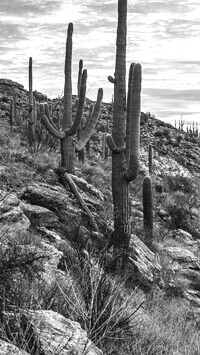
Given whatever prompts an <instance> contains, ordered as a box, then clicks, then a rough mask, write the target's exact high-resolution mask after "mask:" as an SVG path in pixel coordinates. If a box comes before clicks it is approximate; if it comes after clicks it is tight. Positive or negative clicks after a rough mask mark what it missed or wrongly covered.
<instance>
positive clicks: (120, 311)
mask: <svg viewBox="0 0 200 355" xmlns="http://www.w3.org/2000/svg"><path fill="white" fill-rule="evenodd" d="M65 272H66V273H67V275H68V278H67V279H68V282H67V284H65V285H64V284H63V282H62V281H61V282H60V281H59V280H58V282H57V295H58V299H59V298H60V300H61V302H60V301H59V303H58V302H57V301H56V300H57V297H55V298H54V302H52V303H51V306H50V307H51V309H53V310H55V309H57V311H58V307H60V309H59V313H61V314H63V315H64V316H65V317H68V318H70V319H72V320H75V321H78V322H79V323H80V324H81V326H82V328H83V329H85V330H86V331H87V334H88V337H89V339H91V340H92V341H93V342H94V343H95V345H97V346H98V347H99V348H100V349H102V350H103V352H104V353H109V354H110V353H112V352H111V351H110V349H112V348H113V347H115V346H116V345H117V346H121V345H120V344H123V343H126V341H127V340H128V339H129V338H130V334H132V333H131V329H132V328H133V327H134V326H135V322H134V318H135V316H136V314H137V311H138V310H139V309H140V307H141V305H142V300H141V294H139V291H137V290H135V289H134V290H132V292H131V293H130V294H129V295H125V293H124V285H125V283H126V276H124V277H123V278H120V277H111V276H108V275H107V274H106V272H105V271H104V269H103V267H102V263H101V260H99V259H98V260H96V261H95V260H94V259H91V258H90V256H89V255H88V258H83V257H82V256H81V257H80V256H79V259H78V261H77V259H76V263H73V265H71V266H70V265H67V264H66V269H65ZM70 280H71V281H70ZM58 291H59V292H60V295H59V292H58ZM108 348H109V350H108Z"/></svg>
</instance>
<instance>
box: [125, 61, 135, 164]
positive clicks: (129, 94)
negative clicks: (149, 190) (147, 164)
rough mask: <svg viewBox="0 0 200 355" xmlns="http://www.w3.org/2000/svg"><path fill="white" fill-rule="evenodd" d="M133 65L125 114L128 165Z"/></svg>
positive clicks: (131, 66)
mask: <svg viewBox="0 0 200 355" xmlns="http://www.w3.org/2000/svg"><path fill="white" fill-rule="evenodd" d="M134 65H135V63H131V65H130V69H129V79H128V93H127V113H126V159H127V163H128V164H129V159H130V127H131V90H132V85H133V74H134Z"/></svg>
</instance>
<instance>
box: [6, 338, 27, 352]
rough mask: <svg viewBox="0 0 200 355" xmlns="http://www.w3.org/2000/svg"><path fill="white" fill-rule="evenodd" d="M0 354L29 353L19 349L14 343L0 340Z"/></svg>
mask: <svg viewBox="0 0 200 355" xmlns="http://www.w3.org/2000/svg"><path fill="white" fill-rule="evenodd" d="M0 354H1V355H29V354H28V353H27V352H26V351H24V350H20V349H19V348H17V347H16V346H15V345H13V344H11V343H7V342H6V341H4V340H0Z"/></svg>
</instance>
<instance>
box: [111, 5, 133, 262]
mask: <svg viewBox="0 0 200 355" xmlns="http://www.w3.org/2000/svg"><path fill="white" fill-rule="evenodd" d="M126 21H127V0H119V1H118V27H117V49H116V63H115V80H114V107H113V132H112V137H113V140H114V142H115V145H116V147H117V149H118V151H115V150H113V151H112V195H113V205H114V234H115V238H114V247H115V255H116V254H119V253H122V260H121V262H122V264H124V263H126V261H127V256H128V246H129V240H130V226H129V220H130V215H129V202H128V183H127V181H126V179H125V169H126V155H125V151H124V148H125V140H124V138H125V125H126V32H127V31H126ZM120 259H121V258H120Z"/></svg>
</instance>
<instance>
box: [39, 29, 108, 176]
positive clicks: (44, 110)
mask: <svg viewBox="0 0 200 355" xmlns="http://www.w3.org/2000/svg"><path fill="white" fill-rule="evenodd" d="M72 34H73V24H72V23H69V25H68V30H67V41H66V55H65V70H64V74H65V85H64V112H63V118H62V129H61V130H58V129H57V128H56V127H55V126H54V124H53V121H52V119H51V117H50V113H49V109H48V105H47V104H40V113H41V118H42V122H43V124H44V125H45V127H46V129H47V130H48V131H49V132H50V133H51V134H52V135H53V136H54V137H57V138H59V139H60V141H61V166H62V167H63V168H65V169H66V170H67V172H69V173H73V171H74V164H73V158H74V144H73V135H75V134H76V132H77V130H78V129H79V127H80V124H81V121H82V118H83V109H84V102H85V94H86V82H87V70H86V69H84V70H82V67H81V70H80V76H79V89H78V90H79V100H78V105H77V111H76V117H75V119H74V121H72V79H71V77H72V69H71V67H72ZM102 98H103V90H102V89H101V88H100V89H99V90H98V94H97V101H96V104H95V106H94V109H93V110H92V114H90V115H89V120H88V122H87V125H86V127H85V129H84V130H83V132H82V134H81V137H80V139H79V141H78V142H77V144H76V148H77V150H81V149H83V147H84V145H85V144H86V142H87V141H88V139H89V138H90V136H91V134H92V133H93V130H94V128H95V125H96V123H97V120H98V117H99V112H100V107H101V102H102Z"/></svg>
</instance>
